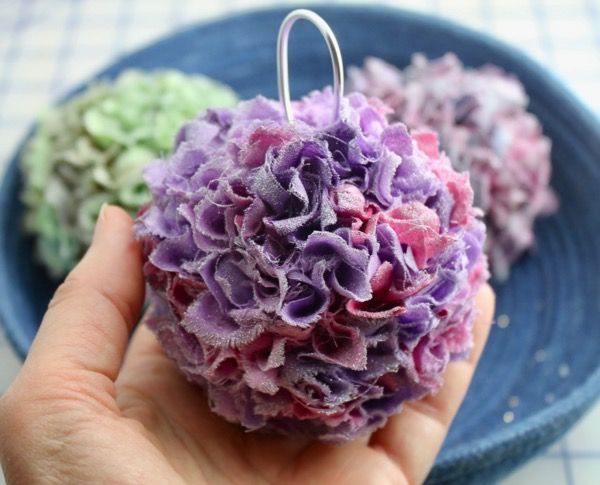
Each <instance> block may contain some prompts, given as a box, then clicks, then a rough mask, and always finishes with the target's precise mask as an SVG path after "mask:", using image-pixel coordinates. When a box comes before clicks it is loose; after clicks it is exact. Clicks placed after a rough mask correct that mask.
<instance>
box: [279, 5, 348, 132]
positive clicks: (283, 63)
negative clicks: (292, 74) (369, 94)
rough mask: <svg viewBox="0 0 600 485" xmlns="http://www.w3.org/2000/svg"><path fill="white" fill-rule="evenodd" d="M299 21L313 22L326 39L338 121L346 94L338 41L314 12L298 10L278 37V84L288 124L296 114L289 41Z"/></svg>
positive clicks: (283, 24)
mask: <svg viewBox="0 0 600 485" xmlns="http://www.w3.org/2000/svg"><path fill="white" fill-rule="evenodd" d="M298 19H305V20H308V21H309V22H311V23H312V24H313V25H314V26H315V27H317V29H319V32H321V34H322V35H323V37H324V38H325V42H327V47H328V48H329V55H330V56H331V67H332V68H333V95H334V99H335V105H334V110H335V111H334V113H335V114H334V118H335V119H337V118H338V116H339V114H340V104H341V101H342V94H343V92H344V75H343V73H344V64H343V61H342V54H341V52H340V46H339V45H338V42H337V39H336V38H335V35H334V34H333V31H332V30H331V27H329V25H328V24H327V22H325V20H323V18H321V17H320V16H319V15H317V14H316V13H315V12H313V11H312V10H306V9H302V8H301V9H297V10H294V11H292V12H290V13H289V14H288V15H287V16H286V18H285V19H283V22H282V23H281V27H280V28H279V35H278V36H277V83H278V86H279V100H280V101H281V103H282V104H283V109H284V111H285V117H286V118H287V120H288V122H289V123H291V122H293V121H294V114H293V113H292V102H291V100H290V79H289V72H288V39H289V37H290V31H291V30H292V26H293V25H294V23H295V22H296V20H298Z"/></svg>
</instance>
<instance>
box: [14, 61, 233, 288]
mask: <svg viewBox="0 0 600 485" xmlns="http://www.w3.org/2000/svg"><path fill="white" fill-rule="evenodd" d="M236 103H237V97H236V95H235V93H234V92H233V91H232V90H231V89H229V88H228V87H226V86H224V85H223V84H220V83H217V82H216V81H213V80H211V79H208V78H206V77H203V76H188V75H185V74H183V73H180V72H178V71H160V72H155V73H143V72H140V71H133V70H131V71H126V72H124V73H123V74H121V75H120V76H119V77H118V78H117V79H116V80H115V81H114V82H99V83H96V84H94V85H92V86H90V87H89V88H88V89H87V90H86V91H85V92H83V93H82V94H80V95H78V96H76V97H74V98H73V99H71V100H69V101H67V102H66V103H65V104H63V105H61V106H58V107H55V108H52V109H50V110H49V111H48V112H47V113H46V114H45V115H44V116H42V118H41V120H40V122H39V126H38V129H37V131H36V133H35V135H34V136H33V138H32V139H31V141H30V142H29V144H28V145H27V147H26V149H25V151H24V154H23V157H22V160H21V164H22V170H23V175H24V188H23V192H22V200H23V202H24V204H25V228H26V230H27V232H29V233H31V234H33V235H34V236H35V237H36V253H37V257H38V259H39V260H40V261H41V262H42V263H43V264H44V265H45V266H46V267H47V268H48V271H49V272H50V274H51V275H52V276H54V277H61V276H63V275H64V274H66V273H67V272H68V271H69V270H70V269H71V268H72V267H73V266H74V265H75V264H76V263H77V262H78V261H79V259H80V258H81V256H82V255H83V253H84V251H85V249H86V248H87V246H88V245H89V243H90V242H91V239H92V235H93V231H94V225H95V222H96V218H97V217H98V212H99V211H100V208H101V206H102V205H103V204H104V203H109V204H115V205H119V206H121V207H123V208H124V209H126V210H128V211H129V212H130V213H131V214H135V213H136V212H137V210H138V209H139V208H140V206H141V205H143V204H144V203H146V202H147V201H148V200H149V199H150V194H149V191H148V188H147V187H146V185H145V183H144V181H143V179H142V169H143V168H144V166H145V164H146V163H147V162H149V161H151V160H153V159H155V158H158V157H161V156H162V155H164V154H167V153H169V152H170V151H171V148H172V144H173V140H174V137H175V135H176V133H177V130H178V129H179V128H180V127H181V125H182V124H183V123H184V122H185V121H187V120H189V119H190V118H193V117H195V116H196V115H197V114H198V113H199V112H201V111H204V110H206V109H207V108H211V107H228V106H234V105H235V104H236Z"/></svg>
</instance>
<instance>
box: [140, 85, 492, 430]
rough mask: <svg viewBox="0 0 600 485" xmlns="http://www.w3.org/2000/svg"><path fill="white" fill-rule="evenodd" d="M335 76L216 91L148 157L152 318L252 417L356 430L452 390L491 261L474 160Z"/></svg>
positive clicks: (211, 395) (182, 355)
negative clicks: (464, 168)
mask: <svg viewBox="0 0 600 485" xmlns="http://www.w3.org/2000/svg"><path fill="white" fill-rule="evenodd" d="M333 109H334V98H333V95H332V93H331V90H329V89H326V90H324V91H315V92H313V93H312V94H311V95H309V96H308V97H306V98H303V99H302V100H300V101H297V102H295V103H294V105H293V110H294V116H295V120H294V122H293V123H287V122H286V121H285V118H284V115H283V111H282V108H281V106H280V104H279V103H277V102H275V101H271V100H268V99H265V98H263V97H257V98H255V99H253V100H250V101H245V102H242V103H240V104H239V105H238V107H237V108H235V109H211V110H208V111H207V112H206V113H205V114H204V115H202V116H200V117H199V118H197V119H195V120H193V121H191V122H189V123H188V124H186V125H185V126H184V127H183V128H182V129H181V130H180V132H179V134H178V136H177V140H176V144H175V149H174V152H173V154H172V156H171V157H170V158H169V159H168V160H159V161H157V162H155V163H153V164H152V165H150V166H149V167H148V168H147V170H146V173H145V175H146V180H147V182H148V184H149V186H150V188H151V191H152V195H153V201H152V203H151V204H149V205H148V206H146V207H145V208H144V209H143V210H142V211H141V213H140V216H139V218H138V220H137V222H136V231H137V234H138V237H139V238H140V239H141V240H142V241H143V246H144V254H145V265H144V272H145V277H146V279H147V282H148V283H149V287H150V300H151V313H150V316H149V319H148V322H149V325H150V327H151V328H152V329H153V330H154V332H155V333H156V334H157V336H158V338H159V340H160V342H161V343H162V346H163V347H164V349H165V351H166V352H167V354H168V355H169V356H170V357H171V358H173V359H174V360H175V361H176V363H177V365H178V366H179V368H180V369H181V371H182V372H183V373H184V374H185V375H186V376H187V378H188V379H189V380H190V381H192V382H194V383H196V384H198V385H200V386H201V387H202V388H204V389H205V392H206V394H207V397H208V400H209V403H210V406H211V408H212V410H213V411H214V412H216V413H218V414H219V415H221V416H223V417H224V418H226V419H227V420H229V421H231V422H236V423H241V425H242V426H244V427H245V428H246V429H248V430H258V429H262V430H264V431H268V432H275V433H281V434H302V435H306V436H310V437H312V438H319V439H322V440H328V441H343V440H348V439H352V438H354V437H356V436H358V435H360V434H362V433H365V432H368V431H372V430H373V429H375V428H378V427H380V426H382V425H383V424H384V423H385V422H386V420H387V418H388V417H389V416H390V415H392V414H394V413H396V412H398V410H399V408H400V406H401V404H402V402H403V401H405V400H407V399H418V398H420V397H422V396H424V395H426V394H428V393H431V392H434V391H436V390H437V389H438V388H439V387H440V385H441V383H442V375H443V372H444V369H445V367H446V365H447V364H448V362H449V361H451V360H453V359H461V358H464V357H465V356H466V355H467V354H468V352H469V350H470V347H471V343H472V339H471V326H472V322H473V315H474V307H473V299H474V295H475V293H476V292H477V290H478V288H479V287H480V286H481V284H482V283H483V281H484V280H485V279H486V277H487V266H486V259H485V256H484V255H483V252H482V245H483V243H484V236H485V228H484V225H483V223H482V222H481V221H480V220H479V219H478V213H479V211H478V210H477V209H474V208H473V206H472V191H471V188H470V185H469V181H468V176H467V175H466V174H459V173H458V172H456V171H454V170H453V169H452V167H451V164H450V162H449V160H448V158H447V157H446V156H445V155H444V154H440V153H439V152H438V147H437V139H436V136H435V135H434V134H433V133H431V132H418V133H413V134H412V135H411V134H409V132H408V131H407V129H406V127H405V126H404V125H403V124H400V123H394V124H389V123H388V121H387V118H386V115H387V114H388V111H389V108H388V107H387V106H385V105H384V104H383V103H381V102H379V101H377V100H374V99H373V100H367V98H365V97H364V96H363V95H362V94H352V95H350V96H348V97H345V98H343V100H342V103H341V110H340V114H339V117H338V119H337V120H336V121H332V118H333V117H332V114H333Z"/></svg>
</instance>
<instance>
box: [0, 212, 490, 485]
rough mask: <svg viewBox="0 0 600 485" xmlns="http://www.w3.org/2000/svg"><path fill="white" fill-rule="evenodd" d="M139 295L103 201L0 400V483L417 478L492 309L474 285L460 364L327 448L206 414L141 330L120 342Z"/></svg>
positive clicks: (123, 223)
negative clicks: (436, 387)
mask: <svg viewBox="0 0 600 485" xmlns="http://www.w3.org/2000/svg"><path fill="white" fill-rule="evenodd" d="M142 301H143V281H142V276H141V257H140V250H139V247H138V245H137V243H135V242H134V241H133V239H132V236H131V220H130V218H129V217H128V216H127V215H126V214H125V213H124V212H123V211H121V210H119V209H116V208H113V207H107V208H105V209H104V210H103V212H102V215H101V217H100V220H99V223H98V228H97V230H96V235H95V238H94V242H93V244H92V247H91V249H90V250H89V252H88V254H87V255H86V257H85V258H84V260H83V261H82V262H81V263H80V265H79V266H78V267H77V268H76V269H75V270H74V271H73V273H72V274H71V275H70V276H69V278H67V281H66V282H65V284H63V285H62V287H61V288H60V289H59V291H58V292H57V294H56V296H55V298H54V299H53V301H52V302H51V304H50V307H49V309H48V312H47V314H46V316H45V318H44V322H43V324H42V326H41V328H40V332H39V334H38V336H37V338H36V341H35V342H34V345H33V347H32V349H31V352H30V355H29V357H28V359H27V361H26V363H25V365H24V367H23V370H22V372H21V374H20V375H19V376H18V378H17V380H16V381H15V383H14V384H13V386H12V387H11V389H10V390H9V392H8V393H7V394H6V395H5V396H4V397H3V398H2V401H1V405H0V457H1V458H2V462H3V467H4V470H5V474H6V477H7V480H8V482H9V483H84V482H85V483H90V482H91V483H144V484H149V483H161V484H162V483H169V484H170V483H198V484H202V483H209V484H220V483H224V484H229V483H240V484H254V483H256V484H263V483H265V484H268V483H273V484H279V483H285V484H295V483H298V484H312V483H314V484H321V483H323V484H340V485H341V484H355V483H356V484H361V485H362V484H371V483H373V484H380V483H381V484H388V483H389V484H402V483H411V484H412V483H420V482H422V481H423V480H424V479H425V477H426V475H427V473H428V471H429V469H430V467H431V464H432V463H433V460H434V459H435V456H436V454H437V452H438V450H439V448H440V446H441V443H442V442H443V439H444V437H445V436H446V433H447V430H448V427H449V425H450V422H451V420H452V418H453V417H454V415H455V413H456V411H457V409H458V406H459V405H460V402H461V401H462V399H463V397H464V394H465V392H466V389H467V387H468V384H469V382H470V380H471V376H472V373H473V370H474V368H475V365H476V362H477V360H478V358H479V355H480V353H481V350H482V348H483V345H484V343H485V339H486V337H487V333H488V330H489V322H490V320H491V315H492V312H493V295H492V292H491V290H490V289H489V287H486V288H484V290H482V292H481V293H480V295H479V296H478V307H479V309H480V312H479V317H478V322H476V324H475V348H474V350H473V352H472V355H471V358H470V360H469V361H466V362H454V363H452V364H450V365H449V367H448V370H447V372H446V376H445V380H446V383H445V384H444V387H443V388H442V390H441V391H440V392H439V393H438V394H436V395H435V396H431V397H429V398H427V399H424V400H421V401H416V402H411V403H409V404H407V405H405V406H404V408H403V410H402V412H401V413H400V414H398V415H397V416H395V417H393V418H391V419H390V420H389V421H388V424H387V425H386V426H385V427H384V428H382V429H381V430H379V431H377V432H376V433H374V434H373V435H371V436H370V437H365V438H363V439H359V440H357V441H354V442H350V443H346V444H343V445H330V444H324V443H319V442H314V441H312V442H309V441H301V440H297V439H292V438H284V437H276V436H269V435H262V434H258V433H247V432H244V431H243V430H242V429H241V428H240V427H238V426H236V425H233V424H230V423H227V422H225V421H224V420H223V419H222V418H220V417H218V416H216V415H214V414H212V413H211V412H210V411H209V409H208V405H207V403H206V398H205V396H204V395H203V393H202V391H200V390H199V389H198V388H196V387H193V386H192V385H190V384H189V383H188V382H187V381H186V380H185V378H184V377H183V376H182V375H181V374H180V373H179V372H178V371H177V369H176V368H175V366H174V364H173V363H172V362H171V361H170V360H169V359H168V358H167V357H166V356H165V355H164V354H163V352H162V351H161V349H160V347H159V345H158V343H157V341H156V339H155V338H154V336H153V335H152V334H151V333H150V331H149V330H148V329H147V328H146V327H145V326H143V325H140V326H138V328H137V330H136V331H135V333H134V336H133V337H132V338H131V340H129V338H128V336H129V332H130V329H131V328H132V327H133V325H134V324H135V322H136V321H137V319H138V316H139V310H140V308H141V305H142ZM123 361H124V362H123Z"/></svg>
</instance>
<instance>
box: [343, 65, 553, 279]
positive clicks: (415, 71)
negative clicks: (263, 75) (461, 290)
mask: <svg viewBox="0 0 600 485" xmlns="http://www.w3.org/2000/svg"><path fill="white" fill-rule="evenodd" d="M349 78H350V89H352V90H357V91H359V92H362V93H364V94H365V95H367V96H376V97H378V98H380V99H382V100H384V101H385V102H386V103H387V104H388V105H389V106H391V107H392V109H393V110H394V111H393V113H392V115H391V119H392V120H393V121H402V122H403V123H405V124H406V125H407V126H408V127H409V128H411V129H423V128H428V129H432V130H434V131H436V132H438V133H439V134H440V144H441V146H442V149H443V150H444V151H446V153H447V154H448V156H449V157H450V159H451V161H452V163H453V165H454V167H455V168H456V169H457V170H460V171H463V170H468V171H469V173H470V176H471V184H472V186H473V189H474V192H475V205H476V206H478V207H480V208H481V209H483V211H484V213H485V219H486V225H487V228H488V234H487V241H486V251H487V253H488V255H489V256H490V263H491V265H492V270H493V271H492V272H493V274H494V276H495V277H496V278H497V279H499V280H503V279H505V278H506V277H507V276H508V273H509V268H510V265H511V264H512V263H513V262H514V261H515V260H516V259H517V258H518V257H519V256H520V255H521V254H522V253H523V251H525V250H527V249H528V248H530V247H531V246H532V245H533V244H534V242H535V241H534V233H533V224H534V222H535V219H536V218H537V217H538V216H540V215H543V214H548V213H551V212H552V211H553V210H554V209H555V208H556V205H557V204H556V198H555V196H554V194H553V192H552V190H551V189H550V187H549V182H550V172H551V162H550V140H548V138H546V137H544V136H543V134H542V128H541V126H540V124H539V122H538V120H537V118H536V117H535V116H534V115H532V114H530V113H528V112H527V111H526V108H527V103H528V99H527V96H526V94H525V92H524V89H523V86H522V85H521V83H520V82H519V81H518V80H517V79H516V78H515V77H512V76H508V75H506V74H505V73H504V72H503V71H502V70H501V69H500V68H498V67H496V66H491V65H487V66H483V67H481V68H479V69H468V68H464V67H463V65H462V63H461V62H460V61H459V60H458V58H457V57H456V56H455V55H454V54H446V55H445V56H443V57H441V58H439V59H436V60H433V61H428V60H427V59H426V58H425V57H424V56H423V55H420V54H417V55H415V56H414V57H413V61H412V64H411V65H410V66H408V67H407V68H406V69H405V70H404V71H400V70H399V69H398V68H396V67H395V66H392V65H390V64H387V63H385V62H384V61H382V60H381V59H377V58H368V59H367V60H366V61H365V64H364V66H363V67H362V68H361V69H359V68H356V67H353V68H350V71H349Z"/></svg>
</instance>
